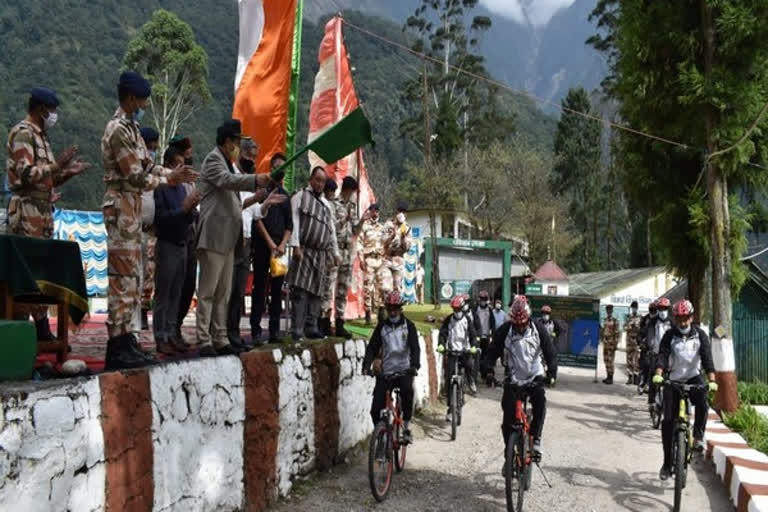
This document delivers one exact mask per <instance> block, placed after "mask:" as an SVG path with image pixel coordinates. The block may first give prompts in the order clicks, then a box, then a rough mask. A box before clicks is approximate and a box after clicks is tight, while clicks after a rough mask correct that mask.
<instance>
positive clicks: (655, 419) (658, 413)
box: [649, 381, 664, 430]
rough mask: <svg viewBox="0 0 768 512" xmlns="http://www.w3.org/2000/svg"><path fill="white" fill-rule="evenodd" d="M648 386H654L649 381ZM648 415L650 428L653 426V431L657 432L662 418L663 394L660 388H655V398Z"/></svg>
mask: <svg viewBox="0 0 768 512" xmlns="http://www.w3.org/2000/svg"><path fill="white" fill-rule="evenodd" d="M649 386H655V384H653V383H652V382H650V381H649ZM649 393H650V391H649ZM649 413H650V415H651V426H653V428H654V430H658V429H659V428H660V427H661V419H662V416H664V393H663V389H662V387H661V386H656V397H655V399H654V401H653V403H652V404H651V408H650V410H649Z"/></svg>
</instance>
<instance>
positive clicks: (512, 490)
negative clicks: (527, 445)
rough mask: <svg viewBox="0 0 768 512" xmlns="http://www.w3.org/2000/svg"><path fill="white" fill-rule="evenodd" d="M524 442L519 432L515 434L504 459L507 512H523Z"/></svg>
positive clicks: (512, 435) (511, 437)
mask: <svg viewBox="0 0 768 512" xmlns="http://www.w3.org/2000/svg"><path fill="white" fill-rule="evenodd" d="M521 451H522V440H521V439H520V433H519V432H513V433H512V434H510V436H509V441H507V451H506V455H505V459H504V490H505V493H506V496H507V512H522V510H523V494H524V493H525V482H524V480H523V479H524V476H525V475H524V471H525V461H524V460H523V458H522V457H523V454H522V453H521Z"/></svg>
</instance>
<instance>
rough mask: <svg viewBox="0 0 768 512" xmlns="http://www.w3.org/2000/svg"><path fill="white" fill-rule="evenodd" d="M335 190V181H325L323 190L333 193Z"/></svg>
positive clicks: (336, 186)
mask: <svg viewBox="0 0 768 512" xmlns="http://www.w3.org/2000/svg"><path fill="white" fill-rule="evenodd" d="M337 188H338V185H336V180H325V190H326V191H327V192H335V191H336V189H337Z"/></svg>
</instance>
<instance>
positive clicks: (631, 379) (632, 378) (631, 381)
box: [627, 373, 635, 386]
mask: <svg viewBox="0 0 768 512" xmlns="http://www.w3.org/2000/svg"><path fill="white" fill-rule="evenodd" d="M634 383H635V376H634V375H632V374H631V373H630V374H629V375H628V376H627V386H629V385H631V384H634Z"/></svg>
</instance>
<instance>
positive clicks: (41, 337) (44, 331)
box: [35, 316, 56, 341]
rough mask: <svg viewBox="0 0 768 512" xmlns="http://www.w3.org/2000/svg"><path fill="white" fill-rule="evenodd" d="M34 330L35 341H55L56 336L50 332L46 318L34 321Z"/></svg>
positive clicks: (49, 325)
mask: <svg viewBox="0 0 768 512" xmlns="http://www.w3.org/2000/svg"><path fill="white" fill-rule="evenodd" d="M35 329H36V330H37V341H55V340H56V336H54V335H53V333H52V332H51V324H49V323H48V317H47V316H46V317H45V318H41V319H40V320H35Z"/></svg>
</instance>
